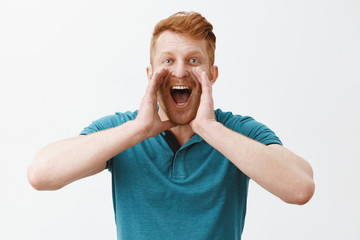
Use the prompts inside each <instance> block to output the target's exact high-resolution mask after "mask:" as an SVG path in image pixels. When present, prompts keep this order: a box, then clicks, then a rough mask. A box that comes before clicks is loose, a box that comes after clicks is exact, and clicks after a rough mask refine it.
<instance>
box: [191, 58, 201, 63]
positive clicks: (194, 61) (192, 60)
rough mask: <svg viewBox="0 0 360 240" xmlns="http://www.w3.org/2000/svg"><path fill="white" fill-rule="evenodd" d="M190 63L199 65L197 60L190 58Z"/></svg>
mask: <svg viewBox="0 0 360 240" xmlns="http://www.w3.org/2000/svg"><path fill="white" fill-rule="evenodd" d="M189 62H190V63H199V60H197V59H196V58H191V59H190V61H189Z"/></svg>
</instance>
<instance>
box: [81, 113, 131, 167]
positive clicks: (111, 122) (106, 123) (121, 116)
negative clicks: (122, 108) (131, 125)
mask: <svg viewBox="0 0 360 240" xmlns="http://www.w3.org/2000/svg"><path fill="white" fill-rule="evenodd" d="M135 116H136V113H131V112H126V113H116V114H114V115H109V116H105V117H102V118H100V119H98V120H95V121H93V122H92V123H91V124H90V125H89V126H87V127H85V128H84V129H83V130H82V131H81V132H80V135H88V134H91V133H95V132H99V131H102V130H106V129H109V128H114V127H117V126H119V125H121V124H123V123H124V122H127V121H129V120H132V119H134V118H135ZM111 166H112V159H110V160H108V161H107V163H106V168H107V169H108V170H109V171H111Z"/></svg>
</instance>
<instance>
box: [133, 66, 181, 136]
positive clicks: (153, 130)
mask: <svg viewBox="0 0 360 240" xmlns="http://www.w3.org/2000/svg"><path fill="white" fill-rule="evenodd" d="M168 75H169V71H168V70H167V69H165V68H163V69H161V70H160V71H159V72H155V73H154V74H153V75H152V77H151V79H150V81H149V83H148V86H147V88H146V92H145V95H144V97H143V99H142V101H141V105H140V107H139V112H138V115H137V117H136V119H135V122H136V123H137V124H138V125H139V126H140V128H141V129H143V130H144V134H145V136H146V138H150V137H154V136H157V135H159V134H160V133H161V132H163V131H165V130H167V129H169V128H172V127H174V126H175V124H174V123H172V122H171V121H170V120H166V121H162V120H161V119H160V116H159V114H158V110H157V92H158V90H159V88H160V86H161V84H162V83H163V82H164V80H165V79H166V78H167V77H168Z"/></svg>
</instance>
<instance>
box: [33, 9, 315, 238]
mask: <svg viewBox="0 0 360 240" xmlns="http://www.w3.org/2000/svg"><path fill="white" fill-rule="evenodd" d="M215 40H216V38H215V35H214V34H213V32H212V25H211V24H210V23H209V22H207V20H206V19H205V18H204V17H202V16H201V15H200V14H198V13H193V12H190V13H188V12H180V13H176V14H174V15H172V16H170V17H169V18H167V19H164V20H162V21H161V22H159V23H158V24H157V25H156V27H155V30H154V33H153V38H152V41H151V48H150V55H151V59H150V62H151V66H149V67H148V68H147V76H148V80H149V83H148V86H147V89H146V92H145V95H144V97H143V99H142V102H141V105H140V108H139V111H135V112H126V113H117V114H115V115H112V116H107V117H104V118H101V119H99V120H97V121H95V122H93V123H92V124H90V126H88V127H86V128H85V129H84V130H83V131H82V133H81V136H77V137H73V138H70V139H66V140H63V141H60V142H57V143H54V144H51V145H49V146H47V147H45V148H44V149H42V150H41V151H40V152H39V154H38V155H37V156H36V158H35V160H34V162H33V163H32V165H31V166H30V167H29V170H28V178H29V181H30V183H31V184H32V186H34V188H36V189H39V190H55V189H59V188H61V187H63V186H65V185H67V184H69V183H71V182H73V181H75V180H78V179H80V178H83V177H87V176H90V175H93V174H96V173H98V172H100V171H102V170H104V169H105V168H107V169H109V170H110V171H111V173H112V184H113V200H114V211H115V219H116V225H117V234H118V239H221V240H223V239H240V238H241V233H242V230H243V226H244V219H245V212H246V199H247V190H248V182H249V179H250V178H251V179H253V180H254V181H256V182H257V183H258V184H260V185H261V186H262V187H263V188H265V189H266V190H268V191H270V192H271V193H273V194H275V195H276V196H278V197H279V198H280V199H282V200H283V201H285V202H288V203H294V204H305V203H306V202H307V201H309V200H310V198H311V197H312V195H313V192H314V182H313V177H312V175H313V173H312V169H311V166H310V165H309V164H308V163H307V162H306V161H305V160H303V159H302V158H300V157H299V156H297V155H295V154H294V153H292V152H291V151H289V150H287V149H286V148H284V147H283V146H282V145H281V142H280V140H279V139H278V137H277V136H276V135H275V134H274V133H273V132H272V131H271V130H270V129H269V128H267V127H266V126H265V125H263V124H261V123H259V122H256V121H255V120H254V119H252V118H250V117H243V116H239V115H233V114H232V113H229V112H222V111H221V110H220V109H218V110H216V111H214V105H213V98H212V93H211V90H212V85H213V84H214V82H215V81H216V79H217V77H218V68H217V66H214V51H215ZM84 135H85V136H84Z"/></svg>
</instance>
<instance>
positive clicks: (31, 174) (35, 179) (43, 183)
mask: <svg viewBox="0 0 360 240" xmlns="http://www.w3.org/2000/svg"><path fill="white" fill-rule="evenodd" d="M27 179H28V182H29V184H30V185H31V186H32V187H33V188H34V189H35V190H38V191H44V190H58V189H60V188H61V187H56V186H53V184H52V183H51V180H50V177H48V176H47V174H46V173H44V172H42V171H41V170H39V168H38V167H36V166H34V165H30V166H29V167H28V170H27Z"/></svg>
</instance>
